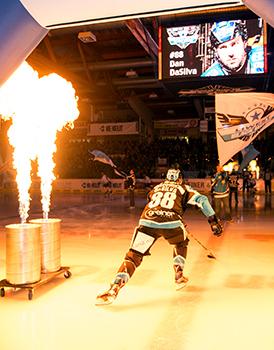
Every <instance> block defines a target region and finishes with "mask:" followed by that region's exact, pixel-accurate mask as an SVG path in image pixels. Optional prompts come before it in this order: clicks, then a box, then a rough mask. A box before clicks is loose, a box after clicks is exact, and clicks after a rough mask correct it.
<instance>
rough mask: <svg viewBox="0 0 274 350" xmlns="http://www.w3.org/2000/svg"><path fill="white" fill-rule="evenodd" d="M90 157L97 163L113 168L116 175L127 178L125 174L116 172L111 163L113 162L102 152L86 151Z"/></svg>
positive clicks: (95, 150)
mask: <svg viewBox="0 0 274 350" xmlns="http://www.w3.org/2000/svg"><path fill="white" fill-rule="evenodd" d="M88 152H89V154H90V155H91V156H92V160H94V161H95V160H97V161H98V162H101V163H104V164H107V165H110V166H111V167H112V168H113V171H114V172H115V174H116V175H118V176H121V177H123V178H126V177H127V174H126V173H125V172H123V171H121V170H118V168H117V166H116V165H115V164H114V163H113V161H112V160H111V159H110V158H109V156H107V155H106V154H105V153H104V152H102V151H99V150H97V149H94V150H93V151H90V150H89V151H88Z"/></svg>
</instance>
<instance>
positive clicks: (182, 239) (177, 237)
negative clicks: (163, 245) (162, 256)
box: [164, 224, 189, 290]
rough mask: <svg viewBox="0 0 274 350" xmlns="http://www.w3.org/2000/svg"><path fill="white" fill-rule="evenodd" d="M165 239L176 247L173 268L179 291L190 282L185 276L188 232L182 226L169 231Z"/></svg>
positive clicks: (176, 286)
mask: <svg viewBox="0 0 274 350" xmlns="http://www.w3.org/2000/svg"><path fill="white" fill-rule="evenodd" d="M164 237H165V238H166V239H167V241H168V242H169V243H170V244H172V245H173V246H174V248H173V268H174V272H175V288H176V290H179V289H181V288H183V287H185V285H186V284H187V282H188V278H187V277H185V276H184V267H185V262H186V257H187V249H188V242H189V239H188V237H187V230H186V228H185V227H184V225H183V224H182V226H181V227H178V228H175V229H171V230H168V232H167V233H166V234H164Z"/></svg>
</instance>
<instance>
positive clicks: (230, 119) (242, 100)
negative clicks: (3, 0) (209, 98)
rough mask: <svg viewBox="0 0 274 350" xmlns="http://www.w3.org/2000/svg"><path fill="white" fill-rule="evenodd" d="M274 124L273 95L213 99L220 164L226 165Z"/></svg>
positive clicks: (240, 95) (256, 94) (262, 94)
mask: <svg viewBox="0 0 274 350" xmlns="http://www.w3.org/2000/svg"><path fill="white" fill-rule="evenodd" d="M273 122H274V94H269V93H237V94H217V95H216V135H217V146H218V154H219V162H220V164H221V165H223V164H225V163H226V162H227V161H228V160H229V159H230V158H231V157H233V156H234V155H235V154H236V153H238V152H239V151H241V150H242V149H244V148H246V147H247V146H248V145H249V144H250V143H251V142H252V141H253V140H254V139H255V138H256V137H257V136H258V135H259V134H260V133H261V132H262V131H263V130H265V129H266V128H267V127H268V126H270V125H271V124H272V123H273Z"/></svg>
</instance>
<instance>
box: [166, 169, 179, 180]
mask: <svg viewBox="0 0 274 350" xmlns="http://www.w3.org/2000/svg"><path fill="white" fill-rule="evenodd" d="M181 178H182V173H181V171H180V170H179V169H169V170H168V171H167V174H166V179H167V180H168V181H174V182H176V181H177V180H178V179H181Z"/></svg>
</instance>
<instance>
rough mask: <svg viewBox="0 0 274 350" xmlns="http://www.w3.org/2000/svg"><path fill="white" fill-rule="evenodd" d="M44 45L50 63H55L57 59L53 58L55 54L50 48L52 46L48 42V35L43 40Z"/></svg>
mask: <svg viewBox="0 0 274 350" xmlns="http://www.w3.org/2000/svg"><path fill="white" fill-rule="evenodd" d="M44 44H45V46H46V49H47V51H48V54H49V57H50V59H51V60H52V62H54V63H57V59H56V56H55V53H54V50H53V48H52V45H51V42H50V39H49V36H48V35H47V36H46V37H45V39H44Z"/></svg>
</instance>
